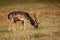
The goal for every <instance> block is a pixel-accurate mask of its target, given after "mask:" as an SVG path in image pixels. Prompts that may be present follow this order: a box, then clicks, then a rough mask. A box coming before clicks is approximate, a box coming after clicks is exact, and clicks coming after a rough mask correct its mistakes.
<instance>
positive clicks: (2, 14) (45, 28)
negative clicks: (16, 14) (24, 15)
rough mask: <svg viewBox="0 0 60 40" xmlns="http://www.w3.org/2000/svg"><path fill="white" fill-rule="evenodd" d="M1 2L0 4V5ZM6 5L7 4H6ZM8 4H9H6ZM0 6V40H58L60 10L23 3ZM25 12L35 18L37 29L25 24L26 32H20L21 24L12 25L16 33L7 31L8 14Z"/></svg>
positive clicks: (52, 5)
mask: <svg viewBox="0 0 60 40" xmlns="http://www.w3.org/2000/svg"><path fill="white" fill-rule="evenodd" d="M1 3H2V2H0V4H1ZM6 4H7V3H6ZM8 4H9V3H8ZM4 5H5V4H4V3H2V4H1V6H0V40H60V31H59V30H60V8H59V7H56V6H55V5H54V4H50V3H49V4H47V3H28V4H27V3H25V4H21V3H19V4H13V5H10V4H9V5H5V6H4ZM18 10H19V11H26V12H28V13H29V14H30V16H31V17H32V18H33V19H34V16H33V14H34V13H35V14H36V15H37V16H38V17H37V22H38V23H39V27H38V29H35V28H34V27H32V26H31V25H30V23H26V24H27V25H26V26H27V28H26V30H20V26H21V23H20V22H17V23H16V24H14V26H15V28H16V30H17V31H13V30H11V31H8V28H9V25H8V24H9V22H8V19H7V16H8V13H9V12H11V11H18ZM12 29H13V27H12Z"/></svg>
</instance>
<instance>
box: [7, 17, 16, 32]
mask: <svg viewBox="0 0 60 40" xmlns="http://www.w3.org/2000/svg"><path fill="white" fill-rule="evenodd" d="M13 22H14V19H13V18H12V19H10V22H9V29H8V30H9V31H10V30H11V29H12V26H13V29H14V31H15V30H16V29H15V27H14V25H13Z"/></svg>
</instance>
